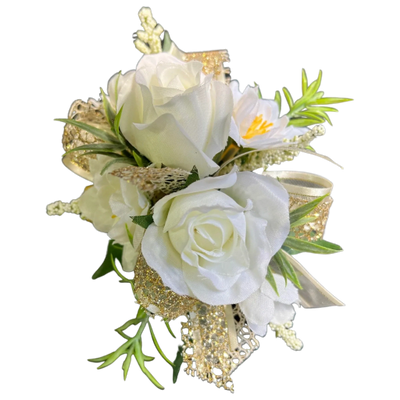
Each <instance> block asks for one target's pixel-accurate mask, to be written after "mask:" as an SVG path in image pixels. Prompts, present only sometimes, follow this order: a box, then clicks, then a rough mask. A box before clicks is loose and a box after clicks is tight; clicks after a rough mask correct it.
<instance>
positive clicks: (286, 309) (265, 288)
mask: <svg viewBox="0 0 400 400" xmlns="http://www.w3.org/2000/svg"><path fill="white" fill-rule="evenodd" d="M274 278H275V282H276V286H277V289H278V293H279V296H278V295H277V294H276V293H275V291H274V289H273V288H272V286H271V285H270V284H269V283H268V281H266V280H265V281H264V282H263V284H262V286H261V287H260V289H259V290H257V291H256V292H254V293H253V294H252V295H251V296H250V297H248V298H247V299H246V300H244V301H242V302H241V303H239V305H240V309H241V310H242V311H243V313H244V315H245V316H246V321H247V323H248V324H249V327H250V329H251V330H252V331H253V332H254V333H256V334H257V335H260V336H265V334H266V333H267V325H268V324H269V323H270V322H273V323H274V324H278V325H282V324H285V323H286V322H289V321H292V320H293V318H294V316H295V311H294V308H293V306H292V305H291V304H292V303H298V301H299V295H298V292H297V289H296V288H295V286H294V285H293V284H292V282H290V281H288V282H287V285H286V286H285V279H284V278H283V277H282V276H281V275H277V274H274Z"/></svg>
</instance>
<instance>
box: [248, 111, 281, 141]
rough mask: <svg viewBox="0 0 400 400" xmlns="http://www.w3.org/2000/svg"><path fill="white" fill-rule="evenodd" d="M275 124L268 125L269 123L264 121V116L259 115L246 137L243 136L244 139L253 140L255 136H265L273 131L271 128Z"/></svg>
mask: <svg viewBox="0 0 400 400" xmlns="http://www.w3.org/2000/svg"><path fill="white" fill-rule="evenodd" d="M273 125H274V124H273V123H272V122H270V123H268V121H266V120H265V121H264V120H263V115H262V114H260V115H257V117H255V118H254V121H253V122H252V123H251V125H250V127H249V129H247V132H246V134H245V135H244V136H242V138H243V139H252V138H253V137H254V136H258V135H264V133H267V132H269V131H270V130H271V127H272V126H273Z"/></svg>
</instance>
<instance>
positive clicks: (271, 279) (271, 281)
mask: <svg viewBox="0 0 400 400" xmlns="http://www.w3.org/2000/svg"><path fill="white" fill-rule="evenodd" d="M265 279H266V280H267V281H268V282H269V284H270V285H271V286H272V289H274V291H275V293H276V294H277V295H278V296H279V292H278V287H277V286H276V282H275V278H274V274H273V273H272V269H271V267H270V266H268V270H267V276H266V277H265Z"/></svg>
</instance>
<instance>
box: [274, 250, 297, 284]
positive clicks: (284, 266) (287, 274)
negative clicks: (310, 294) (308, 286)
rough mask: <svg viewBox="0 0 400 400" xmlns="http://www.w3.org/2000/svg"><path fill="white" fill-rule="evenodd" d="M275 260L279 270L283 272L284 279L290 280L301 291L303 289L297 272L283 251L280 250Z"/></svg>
mask: <svg viewBox="0 0 400 400" xmlns="http://www.w3.org/2000/svg"><path fill="white" fill-rule="evenodd" d="M273 258H274V260H275V261H276V263H277V264H278V266H279V269H280V270H281V272H282V275H283V277H284V278H285V281H286V279H287V278H288V279H290V280H291V281H292V282H293V283H294V284H295V285H296V286H297V287H298V288H299V289H302V287H301V284H300V282H299V279H298V278H297V274H296V271H295V270H294V268H293V266H292V264H291V263H290V261H289V260H288V259H287V257H286V256H285V253H284V252H283V251H282V250H279V251H278V252H277V253H276V254H275V255H274V257H273Z"/></svg>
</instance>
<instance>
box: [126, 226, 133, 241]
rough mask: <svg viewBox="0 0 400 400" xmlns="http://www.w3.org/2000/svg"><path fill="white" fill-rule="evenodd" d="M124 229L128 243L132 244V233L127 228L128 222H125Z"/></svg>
mask: <svg viewBox="0 0 400 400" xmlns="http://www.w3.org/2000/svg"><path fill="white" fill-rule="evenodd" d="M125 230H126V234H127V235H128V240H129V243H130V244H131V245H132V246H133V235H132V233H131V231H130V230H129V227H128V224H125Z"/></svg>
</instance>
